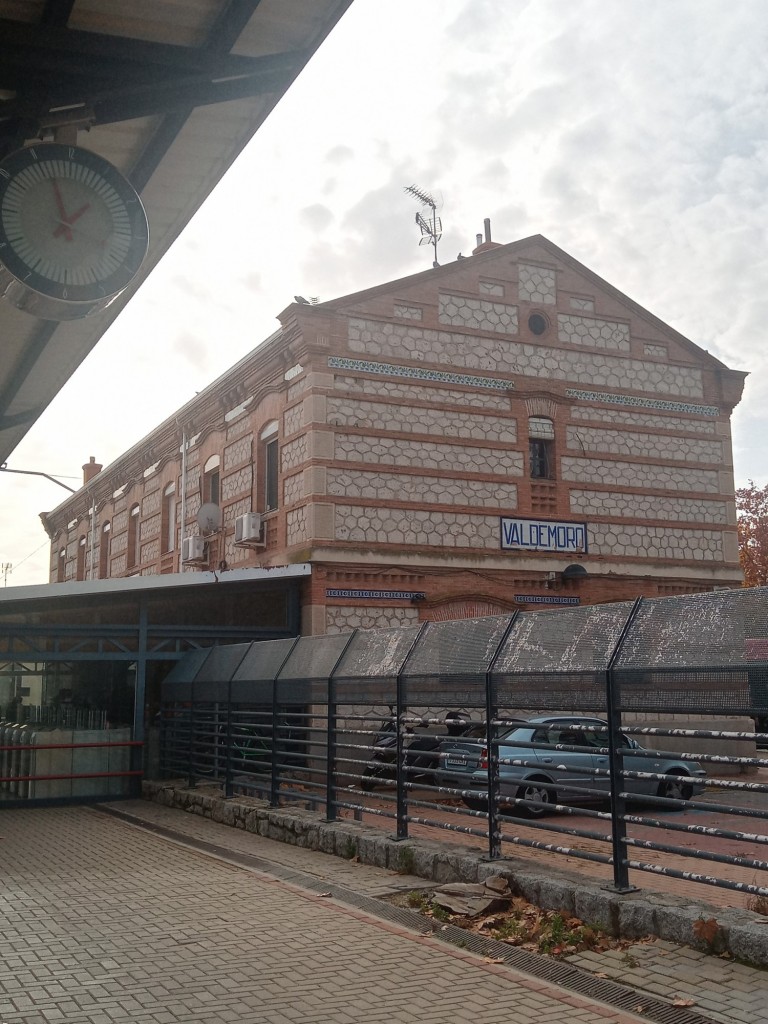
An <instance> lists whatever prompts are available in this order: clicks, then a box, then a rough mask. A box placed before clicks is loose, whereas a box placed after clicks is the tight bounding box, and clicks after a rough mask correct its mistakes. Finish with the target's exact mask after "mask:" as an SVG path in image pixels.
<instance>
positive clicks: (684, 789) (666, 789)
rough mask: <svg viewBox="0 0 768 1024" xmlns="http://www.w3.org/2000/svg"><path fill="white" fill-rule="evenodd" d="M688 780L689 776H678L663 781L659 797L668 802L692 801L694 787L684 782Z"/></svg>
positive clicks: (660, 784) (660, 785)
mask: <svg viewBox="0 0 768 1024" xmlns="http://www.w3.org/2000/svg"><path fill="white" fill-rule="evenodd" d="M687 778H688V776H687V775H680V774H678V775H674V776H672V777H671V778H669V779H662V780H661V782H660V783H659V796H661V797H665V798H666V799H667V800H690V799H691V797H692V796H693V787H692V786H691V784H690V783H688V782H684V781H683V780H684V779H687Z"/></svg>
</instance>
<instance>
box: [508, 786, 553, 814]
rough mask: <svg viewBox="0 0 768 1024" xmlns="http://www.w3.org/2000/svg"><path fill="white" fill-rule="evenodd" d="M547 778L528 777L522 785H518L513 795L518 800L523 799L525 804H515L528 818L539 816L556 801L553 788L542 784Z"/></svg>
mask: <svg viewBox="0 0 768 1024" xmlns="http://www.w3.org/2000/svg"><path fill="white" fill-rule="evenodd" d="M547 781H548V780H547V779H528V780H527V781H526V782H525V783H524V784H523V785H522V786H519V787H518V790H517V793H516V794H515V796H516V797H517V799H518V800H525V804H523V805H522V806H520V804H517V805H516V806H517V807H518V808H519V809H520V811H521V812H522V813H523V814H525V815H526V816H527V817H529V818H541V817H543V816H544V815H545V814H546V813H547V812H548V811H549V809H550V805H551V804H554V803H556V802H557V797H556V795H555V792H554V790H551V789H547V788H546V787H544V786H542V785H541V783H542V782H547Z"/></svg>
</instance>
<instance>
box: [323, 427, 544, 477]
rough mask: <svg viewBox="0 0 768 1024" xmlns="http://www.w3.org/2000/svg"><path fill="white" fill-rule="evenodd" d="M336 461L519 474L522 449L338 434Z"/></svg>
mask: <svg viewBox="0 0 768 1024" xmlns="http://www.w3.org/2000/svg"><path fill="white" fill-rule="evenodd" d="M334 458H335V460H336V461H337V462H370V463H373V464H374V465H376V464H378V465H389V466H412V467H418V466H421V467H423V468H424V469H438V470H446V471H452V472H456V471H460V472H464V473H488V474H494V475H499V476H522V474H523V458H524V457H523V453H522V452H515V451H503V450H498V449H495V448H488V447H485V446H477V447H474V446H470V445H459V444H442V443H440V442H438V441H419V440H409V439H407V438H392V437H358V436H356V435H354V436H353V435H347V434H337V435H336V439H335V451H334Z"/></svg>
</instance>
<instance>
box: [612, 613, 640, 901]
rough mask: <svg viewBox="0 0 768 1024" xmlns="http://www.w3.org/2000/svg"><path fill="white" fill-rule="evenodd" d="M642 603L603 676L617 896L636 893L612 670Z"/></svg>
mask: <svg viewBox="0 0 768 1024" xmlns="http://www.w3.org/2000/svg"><path fill="white" fill-rule="evenodd" d="M642 603H643V599H642V597H638V598H637V600H636V601H635V603H634V604H633V605H632V608H631V609H630V612H629V615H628V616H627V621H626V622H625V623H624V625H623V626H622V629H621V633H620V635H619V639H618V640H617V641H616V646H615V647H614V649H613V653H612V654H611V656H610V658H609V660H608V667H607V669H606V672H605V699H606V710H607V712H608V715H607V717H608V770H609V772H610V793H611V850H612V854H613V886H612V887H608V888H612V889H613V890H614V891H615V892H618V893H629V892H637V887H636V886H634V885H630V884H629V868H628V867H627V862H626V838H627V823H626V821H625V815H626V800H625V799H624V797H623V796H621V795H620V794H621V792H622V790H623V789H624V775H623V768H624V758H623V757H622V755H621V746H620V738H621V687H620V685H617V681H616V674H615V671H614V667H615V664H616V662H617V660H618V657H619V654H620V653H621V649H622V647H623V646H624V641H625V640H626V638H627V635H628V633H629V630H630V628H631V626H632V623H633V622H634V621H635V617H636V616H637V613H638V611H639V610H640V605H641V604H642Z"/></svg>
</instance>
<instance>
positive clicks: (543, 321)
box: [528, 313, 547, 334]
mask: <svg viewBox="0 0 768 1024" xmlns="http://www.w3.org/2000/svg"><path fill="white" fill-rule="evenodd" d="M528 328H529V330H530V332H531V334H543V333H544V331H546V329H547V318H546V317H544V316H542V315H541V313H531V315H530V316H529V317H528Z"/></svg>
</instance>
